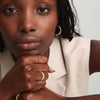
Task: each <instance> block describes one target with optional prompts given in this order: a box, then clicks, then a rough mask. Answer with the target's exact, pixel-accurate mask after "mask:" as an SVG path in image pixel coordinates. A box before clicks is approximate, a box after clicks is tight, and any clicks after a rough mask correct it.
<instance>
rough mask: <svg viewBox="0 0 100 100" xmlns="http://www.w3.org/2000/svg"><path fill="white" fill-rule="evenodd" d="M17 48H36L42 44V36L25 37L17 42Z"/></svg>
mask: <svg viewBox="0 0 100 100" xmlns="http://www.w3.org/2000/svg"><path fill="white" fill-rule="evenodd" d="M15 45H16V48H18V49H21V50H25V51H26V50H34V49H36V48H38V47H39V46H40V45H41V41H40V38H37V37H24V38H22V39H18V40H17V41H16V42H15Z"/></svg>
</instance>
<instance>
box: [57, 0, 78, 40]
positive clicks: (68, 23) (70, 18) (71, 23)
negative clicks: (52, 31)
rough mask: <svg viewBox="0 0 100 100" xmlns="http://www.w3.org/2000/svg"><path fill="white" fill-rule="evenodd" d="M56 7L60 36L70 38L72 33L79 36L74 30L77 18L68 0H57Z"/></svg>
mask: <svg viewBox="0 0 100 100" xmlns="http://www.w3.org/2000/svg"><path fill="white" fill-rule="evenodd" d="M57 8H58V20H59V25H60V26H61V28H62V34H61V35H62V37H63V38H68V39H69V40H72V38H73V35H74V34H75V35H77V36H80V34H79V33H77V32H76V30H75V25H76V22H77V20H76V16H75V15H74V13H73V11H72V8H71V5H70V2H69V0H57Z"/></svg>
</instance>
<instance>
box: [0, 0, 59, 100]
mask: <svg viewBox="0 0 100 100" xmlns="http://www.w3.org/2000/svg"><path fill="white" fill-rule="evenodd" d="M57 22H58V20H57V7H56V1H49V0H42V1H41V0H39V1H33V0H17V1H14V0H2V1H0V32H1V35H2V38H3V41H4V43H5V46H6V48H8V49H9V50H10V51H11V53H12V55H13V56H14V58H15V60H16V63H15V65H14V66H13V68H12V69H11V70H10V72H9V73H8V74H7V75H6V76H5V78H4V79H3V80H2V81H1V84H0V86H1V87H2V88H1V89H0V91H2V94H0V95H1V96H0V97H1V98H2V97H3V95H4V94H7V95H6V96H4V97H3V98H2V100H3V99H4V100H6V99H9V98H10V99H11V98H12V97H13V96H14V95H16V94H17V93H20V92H27V91H32V92H33V91H36V90H40V89H41V88H43V87H44V86H45V84H46V82H45V80H46V79H47V78H48V72H53V70H51V69H50V68H49V66H48V64H47V61H48V53H49V46H50V44H51V43H52V41H53V38H54V34H55V29H56V26H57ZM40 71H43V72H44V74H45V79H44V81H40V80H41V78H42V75H41V73H40ZM12 82H13V83H12ZM16 83H17V84H16ZM0 93H1V92H0Z"/></svg>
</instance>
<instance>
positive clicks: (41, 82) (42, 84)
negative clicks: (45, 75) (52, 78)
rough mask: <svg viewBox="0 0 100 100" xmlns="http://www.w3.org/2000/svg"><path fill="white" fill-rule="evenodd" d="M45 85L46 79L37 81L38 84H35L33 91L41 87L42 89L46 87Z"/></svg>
mask: <svg viewBox="0 0 100 100" xmlns="http://www.w3.org/2000/svg"><path fill="white" fill-rule="evenodd" d="M45 85H46V81H36V86H35V88H34V89H33V91H37V90H40V89H42V88H43V87H45Z"/></svg>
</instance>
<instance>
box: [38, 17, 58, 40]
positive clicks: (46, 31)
mask: <svg viewBox="0 0 100 100" xmlns="http://www.w3.org/2000/svg"><path fill="white" fill-rule="evenodd" d="M39 26H40V27H39V28H38V29H40V32H39V33H40V36H41V37H42V38H43V39H44V40H47V41H49V40H52V38H54V35H55V29H56V26H57V18H56V17H51V19H50V18H49V19H46V18H45V20H43V21H40V22H39Z"/></svg>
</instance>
